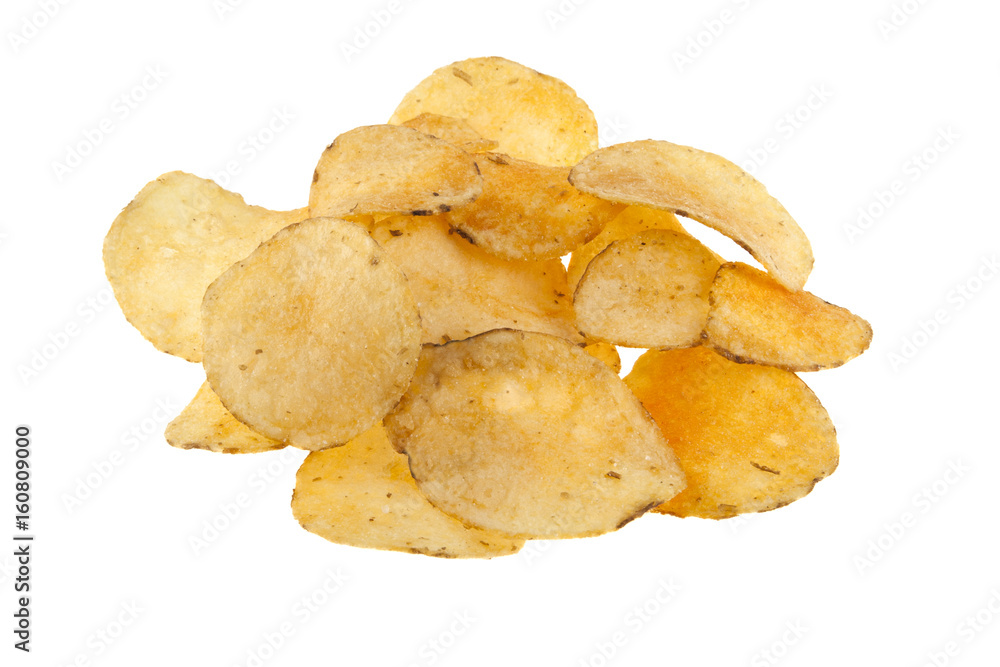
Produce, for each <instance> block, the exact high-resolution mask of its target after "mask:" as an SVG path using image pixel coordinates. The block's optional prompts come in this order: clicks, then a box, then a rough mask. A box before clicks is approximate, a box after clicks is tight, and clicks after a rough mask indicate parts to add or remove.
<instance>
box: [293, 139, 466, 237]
mask: <svg viewBox="0 0 1000 667" xmlns="http://www.w3.org/2000/svg"><path fill="white" fill-rule="evenodd" d="M482 188H483V178H482V176H480V175H479V171H478V170H477V169H476V163H475V162H474V161H473V160H472V156H471V155H469V154H468V153H466V152H465V151H463V150H461V149H460V148H456V147H455V146H452V145H451V144H449V143H448V142H447V141H443V140H441V139H437V138H435V137H430V136H427V135H426V134H424V133H423V132H418V131H416V130H411V129H410V128H408V127H397V126H395V125H369V126H366V127H359V128H355V129H353V130H351V131H349V132H345V133H344V134H342V135H340V136H339V137H337V138H336V139H334V141H333V143H332V144H330V145H329V146H327V147H326V150H325V151H323V155H322V156H320V158H319V164H317V165H316V171H315V172H313V182H312V187H311V188H310V190H309V213H310V216H311V217H314V218H318V217H321V216H333V217H338V216H349V215H350V216H353V215H360V214H370V213H406V214H409V215H433V214H435V213H441V212H443V211H448V210H450V209H451V208H453V207H455V206H461V205H462V204H468V203H469V202H471V201H472V200H473V199H475V198H476V197H478V196H479V193H480V192H482Z"/></svg>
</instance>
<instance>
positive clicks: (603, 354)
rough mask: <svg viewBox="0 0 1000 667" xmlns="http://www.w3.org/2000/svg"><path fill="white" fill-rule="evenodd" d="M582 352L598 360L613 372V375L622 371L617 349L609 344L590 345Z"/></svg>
mask: <svg viewBox="0 0 1000 667" xmlns="http://www.w3.org/2000/svg"><path fill="white" fill-rule="evenodd" d="M583 351H584V352H586V353H587V354H589V355H590V356H592V357H593V358H594V359H600V360H601V361H603V362H604V364H605V365H606V366H607V367H608V368H610V369H611V370H613V371H614V372H615V373H620V372H621V370H622V358H621V355H619V354H618V349H617V348H616V347H615V346H614V345H612V344H611V343H601V342H597V343H591V344H590V345H587V346H585V347H584V348H583Z"/></svg>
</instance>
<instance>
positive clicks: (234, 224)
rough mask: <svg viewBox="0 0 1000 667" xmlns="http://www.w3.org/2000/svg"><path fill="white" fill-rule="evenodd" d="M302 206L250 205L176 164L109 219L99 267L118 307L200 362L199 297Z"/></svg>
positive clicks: (302, 213) (143, 329) (298, 216)
mask: <svg viewBox="0 0 1000 667" xmlns="http://www.w3.org/2000/svg"><path fill="white" fill-rule="evenodd" d="M308 217H309V215H308V212H307V210H306V209H304V208H302V209H296V210H293V211H269V210H267V209H266V208H261V207H260V206H250V205H249V204H247V203H246V202H244V201H243V197H241V196H240V195H238V194H236V193H234V192H229V191H228V190H225V189H223V188H221V187H219V186H218V185H216V184H215V183H214V182H213V181H209V180H206V179H204V178H198V177H197V176H193V175H191V174H186V173H184V172H181V171H172V172H170V173H167V174H163V175H162V176H160V177H159V178H157V179H156V180H154V181H152V182H150V183H149V184H147V185H146V186H145V187H144V188H143V189H142V190H141V191H140V192H139V194H137V195H136V196H135V199H133V200H132V201H131V203H129V205H128V206H126V207H125V208H124V209H123V210H122V212H121V213H120V214H119V215H118V217H117V218H115V221H114V222H113V223H112V224H111V229H110V230H109V231H108V234H107V236H106V237H105V239H104V268H105V272H106V273H107V276H108V281H109V282H110V283H111V287H112V289H113V290H114V293H115V297H116V298H117V299H118V304H119V305H120V306H121V309H122V313H124V314H125V319H127V320H128V321H129V322H130V323H131V324H132V326H134V327H135V328H136V329H138V330H139V333H141V334H142V335H143V336H144V337H145V338H146V340H148V341H149V342H151V343H152V344H153V345H154V346H155V347H156V349H158V350H160V351H161V352H167V353H168V354H173V355H176V356H178V357H181V358H183V359H187V360H188V361H195V362H198V361H201V353H202V349H201V299H202V297H203V296H205V290H206V289H207V288H208V286H209V284H210V283H211V282H212V281H213V280H215V279H216V278H218V277H219V275H220V274H221V273H222V272H223V271H225V270H226V269H227V268H229V266H231V265H232V264H233V262H236V261H237V260H240V259H242V258H244V257H246V256H247V255H248V254H249V253H250V251H252V250H253V249H254V248H256V247H257V246H258V245H260V244H261V242H262V241H265V240H267V239H269V238H271V236H273V235H274V233H275V232H277V231H278V230H279V229H282V228H283V227H287V226H288V225H290V224H292V223H293V222H299V221H301V220H305V219H306V218H308Z"/></svg>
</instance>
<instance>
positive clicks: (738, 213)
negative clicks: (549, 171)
mask: <svg viewBox="0 0 1000 667" xmlns="http://www.w3.org/2000/svg"><path fill="white" fill-rule="evenodd" d="M569 179H570V181H571V182H572V183H573V185H575V186H576V187H577V188H579V189H580V190H583V191H584V192H589V193H590V194H592V195H596V196H598V197H601V198H603V199H607V200H609V201H617V202H624V203H626V204H641V205H643V206H650V207H653V208H660V209H665V210H669V211H674V212H676V213H678V214H679V215H683V216H685V217H688V218H692V219H694V220H697V221H698V222H701V223H704V224H706V225H708V226H709V227H711V228H712V229H715V230H716V231H719V232H721V233H722V234H725V235H726V236H728V237H729V238H731V239H732V240H734V241H736V242H737V243H738V244H740V245H741V246H743V247H744V248H746V250H747V252H749V253H750V254H751V255H753V256H754V257H755V258H756V259H757V261H759V262H760V263H761V264H762V265H763V266H764V268H766V269H767V270H768V272H769V273H770V274H771V275H772V276H773V277H774V278H775V280H777V281H778V282H780V283H781V284H782V285H784V286H785V287H787V288H789V289H801V288H802V286H803V285H804V284H805V282H806V278H808V277H809V272H810V271H811V270H812V265H813V255H812V247H811V246H810V245H809V239H807V238H806V235H805V233H804V232H803V231H802V229H801V228H800V227H799V225H798V224H797V223H796V222H795V220H793V219H792V216H790V215H789V214H788V211H786V210H785V207H784V206H782V205H781V203H780V202H778V200H777V199H775V198H774V197H772V196H771V195H769V194H768V192H767V189H766V188H765V187H764V186H763V185H762V184H761V183H760V182H759V181H757V179H755V178H754V177H753V176H751V175H750V174H748V173H746V172H745V171H743V170H742V169H740V168H739V167H738V166H737V165H735V164H733V163H732V162H730V161H729V160H726V159H725V158H722V157H719V156H718V155H714V154H713V153H706V152H704V151H700V150H697V149H695V148H689V147H688V146H678V145H676V144H672V143H669V142H667V141H654V140H652V139H650V140H645V141H633V142H630V143H624V144H617V145H615V146H608V147H607V148H602V149H600V150H598V151H596V152H594V153H591V154H590V155H588V156H587V157H586V158H584V159H583V160H582V161H581V162H580V164H578V165H576V166H575V167H573V170H572V171H571V172H570V176H569Z"/></svg>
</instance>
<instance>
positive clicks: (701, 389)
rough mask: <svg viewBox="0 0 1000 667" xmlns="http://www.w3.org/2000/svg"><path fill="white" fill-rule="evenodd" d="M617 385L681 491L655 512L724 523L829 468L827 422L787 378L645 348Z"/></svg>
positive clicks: (787, 495)
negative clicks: (665, 453) (682, 484)
mask: <svg viewBox="0 0 1000 667" xmlns="http://www.w3.org/2000/svg"><path fill="white" fill-rule="evenodd" d="M625 383H626V384H627V385H628V386H629V388H630V389H631V390H632V391H633V392H634V393H635V395H636V396H637V397H638V398H639V400H640V401H642V404H643V405H644V406H645V407H646V409H647V410H648V411H649V413H650V414H651V415H652V416H653V419H655V420H656V423H657V424H659V426H660V429H661V430H662V431H663V435H664V436H665V437H666V439H667V442H669V443H670V446H671V447H672V448H673V450H674V451H675V452H676V453H677V458H678V460H679V461H680V465H681V468H682V469H683V470H684V474H685V475H686V476H687V488H685V489H684V490H683V491H681V492H680V493H679V494H677V496H675V497H674V498H672V499H671V500H670V501H668V502H666V503H664V504H663V505H660V506H659V507H657V508H655V509H654V510H653V511H655V512H659V513H662V514H673V515H675V516H681V517H687V516H696V517H702V518H707V519H725V518H728V517H732V516H736V515H737V514H743V513H745V512H764V511H767V510H772V509H775V508H778V507H782V506H784V505H787V504H789V503H791V502H793V501H795V500H797V499H799V498H801V497H803V496H805V495H806V494H807V493H809V492H810V491H811V490H812V488H813V486H815V484H816V482H818V481H820V480H821V479H823V478H825V477H827V476H828V475H830V474H831V473H833V471H834V470H835V469H836V468H837V462H838V458H839V447H838V446H837V433H836V431H835V430H834V428H833V423H832V422H831V421H830V416H829V415H828V414H827V412H826V410H825V409H823V406H822V405H821V404H820V402H819V399H817V398H816V395H815V394H813V392H812V391H811V390H810V389H809V387H807V386H806V384H805V383H804V382H803V381H802V380H800V379H799V378H798V377H797V376H796V375H795V374H794V373H790V372H788V371H784V370H781V369H778V368H771V367H768V366H749V365H745V364H737V363H734V362H732V361H729V360H727V359H724V358H723V357H721V356H719V355H718V354H716V353H714V352H712V351H711V350H709V349H707V348H704V347H695V348H690V349H686V350H670V351H667V352H658V351H650V352H646V353H645V354H643V355H642V356H641V357H639V359H638V360H637V361H636V362H635V366H633V368H632V372H631V373H629V375H628V377H626V378H625Z"/></svg>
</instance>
